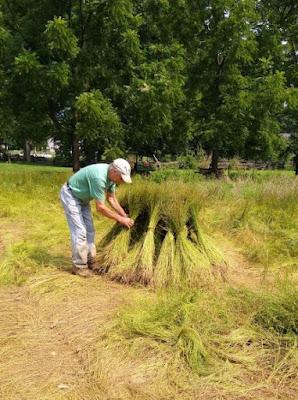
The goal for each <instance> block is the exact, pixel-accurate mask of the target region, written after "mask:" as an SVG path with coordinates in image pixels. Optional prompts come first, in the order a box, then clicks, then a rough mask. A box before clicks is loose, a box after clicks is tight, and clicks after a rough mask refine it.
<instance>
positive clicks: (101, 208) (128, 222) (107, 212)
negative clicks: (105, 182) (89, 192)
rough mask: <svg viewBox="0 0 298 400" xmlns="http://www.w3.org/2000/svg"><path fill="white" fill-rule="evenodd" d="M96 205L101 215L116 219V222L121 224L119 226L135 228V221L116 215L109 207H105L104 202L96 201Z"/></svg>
mask: <svg viewBox="0 0 298 400" xmlns="http://www.w3.org/2000/svg"><path fill="white" fill-rule="evenodd" d="M95 204H96V210H97V211H98V212H99V213H101V214H103V215H104V216H106V217H108V218H111V219H114V220H115V221H117V222H119V224H121V225H124V226H126V228H131V227H132V226H133V224H134V221H133V220H132V219H130V218H129V217H127V216H124V215H119V214H116V213H115V212H114V211H112V210H110V209H109V208H108V207H107V206H105V204H104V202H103V201H98V200H95ZM120 207H121V206H120ZM121 209H122V207H121ZM122 211H123V209H122ZM123 212H124V211H123ZM125 215H126V214H125Z"/></svg>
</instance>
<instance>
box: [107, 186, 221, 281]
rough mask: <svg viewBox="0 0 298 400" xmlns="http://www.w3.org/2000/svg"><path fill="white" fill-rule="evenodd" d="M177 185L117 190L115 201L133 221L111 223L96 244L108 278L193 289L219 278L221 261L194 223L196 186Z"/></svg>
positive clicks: (198, 200) (196, 221)
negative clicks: (129, 226)
mask: <svg viewBox="0 0 298 400" xmlns="http://www.w3.org/2000/svg"><path fill="white" fill-rule="evenodd" d="M178 185H179V188H177V185H175V187H174V186H173V185H170V184H165V185H163V187H162V188H160V187H159V186H158V185H157V184H154V183H149V182H146V184H143V183H138V184H136V185H134V186H132V187H129V188H128V189H126V190H125V189H124V190H123V192H122V194H121V195H122V198H121V196H120V202H121V204H122V205H123V207H124V208H125V209H126V211H127V212H128V213H129V215H130V216H131V218H132V219H134V220H135V225H134V227H133V228H132V229H127V228H125V227H120V228H119V226H117V224H115V225H114V226H113V227H112V229H111V230H110V232H108V233H107V235H106V236H105V237H104V238H103V240H102V242H101V245H100V247H101V251H100V258H101V260H100V261H101V265H102V270H103V272H106V273H107V275H108V276H109V277H110V278H111V279H113V280H117V281H120V282H123V283H127V284H133V283H137V282H139V283H141V284H144V285H151V286H155V287H158V288H161V287H190V288H196V287H202V286H206V285H207V286H208V285H209V284H211V283H213V282H214V279H216V278H222V274H221V273H219V272H218V271H221V269H222V265H226V261H225V260H224V257H223V256H222V254H221V253H220V251H219V250H218V249H217V247H216V245H215V244H213V242H212V239H211V238H209V237H208V236H207V235H206V234H204V233H203V232H202V230H201V227H200V224H199V210H200V209H201V207H202V204H200V203H201V202H202V201H203V200H202V198H201V197H200V196H199V195H197V193H196V191H197V188H196V187H190V186H188V185H186V184H182V183H179V184H178ZM178 189H179V190H178ZM194 199H197V200H194Z"/></svg>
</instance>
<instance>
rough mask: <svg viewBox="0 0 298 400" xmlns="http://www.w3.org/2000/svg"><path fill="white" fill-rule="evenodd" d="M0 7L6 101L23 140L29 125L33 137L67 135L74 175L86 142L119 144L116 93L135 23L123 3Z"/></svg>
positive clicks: (130, 54) (9, 4)
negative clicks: (7, 40)
mask: <svg viewBox="0 0 298 400" xmlns="http://www.w3.org/2000/svg"><path fill="white" fill-rule="evenodd" d="M2 9H3V13H4V23H5V24H6V27H7V29H8V30H9V31H10V34H11V36H12V41H13V43H12V45H11V60H12V61H11V65H10V66H9V67H10V69H11V73H10V85H11V86H10V88H11V90H10V93H11V102H12V104H13V110H14V113H15V114H16V115H17V116H18V117H17V119H18V124H19V125H21V126H22V132H23V135H24V139H26V140H32V139H35V138H34V137H32V133H33V132H36V131H37V129H32V128H33V126H32V125H31V122H33V123H34V125H35V128H38V136H39V137H40V138H41V137H43V134H42V132H44V133H45V134H46V135H48V136H52V135H54V136H55V137H56V138H60V139H63V138H64V137H65V136H66V137H68V138H69V142H71V145H72V155H73V168H74V170H77V169H78V168H79V157H80V146H82V145H83V142H84V140H85V139H88V140H90V141H93V143H94V142H96V141H97V142H104V143H105V147H112V146H113V145H115V144H116V145H118V146H119V145H120V146H121V143H122V132H123V127H122V124H121V121H120V118H119V115H118V113H117V102H118V100H119V96H117V91H119V87H121V86H122V85H123V84H124V82H125V79H126V78H125V70H126V69H127V68H128V65H129V63H130V62H132V61H131V60H132V58H133V53H134V52H133V51H132V49H131V48H129V40H128V37H129V35H131V34H132V33H131V32H132V29H131V28H132V27H133V26H134V25H136V24H137V22H136V19H135V17H134V16H133V14H132V4H131V2H130V0H116V1H114V2H112V3H110V4H106V3H105V2H98V1H95V0H93V1H91V0H90V1H88V0H86V1H83V0H77V1H71V2H69V1H49V0H40V1H32V0H25V1H24V0H22V1H21V0H15V1H14V2H12V1H9V0H6V1H5V4H2ZM55 15H58V17H56V16H55ZM124 42H125V45H124ZM131 45H133V43H131ZM112 63H114V64H112ZM117 68H119V69H118V70H117V73H116V74H115V76H114V75H113V70H116V69H117ZM28 135H29V136H28ZM63 140H64V139H63ZM64 142H67V141H65V140H64Z"/></svg>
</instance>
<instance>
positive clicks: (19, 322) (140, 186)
mask: <svg viewBox="0 0 298 400" xmlns="http://www.w3.org/2000/svg"><path fill="white" fill-rule="evenodd" d="M263 172H264V173H263ZM71 173H72V172H71V170H70V169H67V168H54V167H44V166H42V167H38V166H25V165H19V164H18V165H13V164H11V165H9V164H0V204H1V206H0V251H1V253H0V285H1V287H0V300H1V304H2V312H1V313H0V326H1V331H0V354H1V357H0V398H5V399H8V400H15V399H26V400H27V399H28V400H29V399H38V400H39V399H40V400H41V399H42V400H44V399H47V400H52V399H53V400H54V399H55V400H56V399H70V400H78V399H84V400H89V399H90V400H91V399H92V400H93V399H106V400H112V399H114V400H116V399H117V400H118V399H123V400H129V399H131V400H147V399H148V400H149V399H157V400H168V399H181V400H186V399H187V400H189V399H193V400H200V399H202V400H203V399H204V400H209V399H210V400H211V399H218V400H219V399H241V400H250V399H251V400H253V399H258V400H269V399H287V400H291V399H293V400H294V399H296V394H297V389H298V388H297V370H298V368H297V367H298V353H297V332H298V319H297V315H298V301H297V298H298V297H297V278H298V273H297V272H298V265H297V259H298V223H297V221H298V218H297V217H298V204H297V203H298V202H297V198H298V181H297V179H295V176H294V174H293V173H291V172H284V173H276V172H271V171H259V172H255V173H254V174H250V175H249V176H245V175H243V174H240V173H238V172H237V173H236V174H234V176H232V175H230V177H228V178H224V179H223V180H221V181H217V180H211V179H208V180H206V179H205V178H202V177H201V176H198V174H195V173H191V172H183V173H181V174H180V176H178V175H177V173H175V172H171V173H168V174H169V175H172V176H165V174H164V175H162V174H163V173H162V172H159V171H158V173H159V175H157V174H155V173H153V174H152V176H151V177H149V178H148V179H142V178H140V177H138V176H136V177H134V179H133V185H131V186H130V187H129V188H128V187H124V186H122V187H119V188H118V192H117V193H118V194H119V199H120V200H121V201H122V202H124V201H125V199H126V198H127V191H128V190H129V191H133V192H134V193H135V192H138V191H144V193H145V191H146V190H148V188H149V189H150V191H151V192H152V190H153V188H155V190H156V192H157V193H160V192H161V193H162V192H163V191H164V194H165V193H167V194H166V195H165V196H163V197H165V199H166V204H167V205H168V206H169V207H168V208H167V210H168V213H170V211H171V212H172V211H173V210H174V209H175V208H174V207H173V204H174V202H173V201H172V199H173V196H175V193H176V192H177V193H182V192H183V190H187V193H195V196H197V197H198V198H199V199H200V201H201V207H200V210H199V213H198V220H199V228H200V229H202V231H203V232H204V233H205V234H206V235H208V237H209V238H210V240H211V241H212V246H213V247H214V246H215V247H216V250H217V251H218V252H220V254H224V256H225V260H226V264H225V274H224V275H223V276H220V277H219V278H218V279H216V280H214V281H212V283H211V284H210V282H208V284H205V283H204V284H201V285H199V282H198V284H196V285H186V286H185V285H181V287H177V285H172V284H171V283H170V282H168V281H167V282H166V283H164V282H165V281H162V280H160V281H159V282H163V283H162V284H158V285H155V284H154V280H153V281H152V282H153V283H152V284H151V283H150V282H149V281H148V280H142V279H140V280H138V279H136V280H135V281H134V278H132V279H130V280H129V284H124V283H119V279H118V278H119V276H117V278H116V280H114V277H113V275H112V274H110V275H109V274H103V275H102V276H97V277H94V278H93V279H91V280H83V279H81V278H79V277H76V276H72V275H71V274H70V270H71V261H70V243H69V241H70V240H69V232H68V228H67V224H66V220H65V217H64V215H63V211H62V208H61V206H60V203H59V190H60V187H61V185H62V184H63V183H64V182H65V181H66V180H67V179H68V177H69V176H70V175H71ZM178 174H179V173H178ZM161 175H162V176H161ZM159 196H161V195H160V194H159ZM93 210H94V221H95V226H96V231H97V236H96V243H97V245H98V249H99V248H100V243H103V238H104V237H105V235H107V234H108V232H110V231H111V230H112V229H113V222H112V221H110V220H108V219H106V218H104V217H102V216H100V215H98V214H96V212H95V209H94V208H93ZM169 215H170V214H169ZM151 223H152V221H151ZM151 226H153V225H151ZM175 235H176V234H175ZM163 240H164V241H165V239H163ZM148 242H150V243H151V245H152V240H151V239H150V240H149V239H148V240H147V242H146V243H147V245H148ZM147 245H146V246H147ZM161 246H162V245H160V247H159V249H160V248H161ZM101 251H104V249H102V250H101ZM99 256H100V254H99ZM163 260H164V259H163ZM162 262H163V261H162V260H161V261H160V262H159V263H157V264H154V268H155V269H156V268H157V266H159V267H162V266H163V265H164V264H162ZM167 262H169V260H167ZM167 265H170V264H167ZM159 267H158V268H159ZM120 273H121V270H120ZM131 276H132V277H134V276H137V275H134V274H132V275H131ZM120 281H121V282H125V279H120ZM148 282H149V283H148Z"/></svg>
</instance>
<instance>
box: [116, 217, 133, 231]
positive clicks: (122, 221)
mask: <svg viewBox="0 0 298 400" xmlns="http://www.w3.org/2000/svg"><path fill="white" fill-rule="evenodd" d="M119 223H120V224H121V225H124V226H126V228H128V229H130V228H132V227H133V225H134V223H135V221H134V220H133V219H130V218H129V217H121V218H119Z"/></svg>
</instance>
